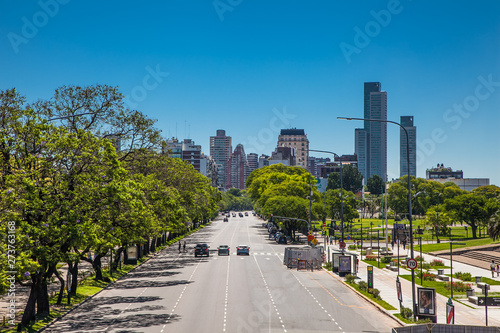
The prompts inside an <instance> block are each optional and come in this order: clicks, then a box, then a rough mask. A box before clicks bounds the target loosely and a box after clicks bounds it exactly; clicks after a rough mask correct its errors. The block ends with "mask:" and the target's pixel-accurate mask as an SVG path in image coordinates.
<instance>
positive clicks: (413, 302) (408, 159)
mask: <svg viewBox="0 0 500 333" xmlns="http://www.w3.org/2000/svg"><path fill="white" fill-rule="evenodd" d="M337 119H345V120H362V121H374V122H379V123H390V124H394V125H398V126H399V127H400V128H402V129H403V130H404V132H405V135H406V163H407V166H408V170H407V173H408V220H409V222H410V256H411V258H412V259H413V221H412V216H411V180H410V178H411V177H410V141H409V138H408V131H407V130H406V128H405V127H404V126H403V125H401V124H400V123H397V122H395V121H391V120H382V119H368V118H350V117H349V118H347V117H337ZM398 259H399V258H398ZM411 296H412V298H411V300H412V310H413V319H414V320H416V319H417V314H416V311H415V310H416V303H415V272H414V270H413V269H412V270H411Z"/></svg>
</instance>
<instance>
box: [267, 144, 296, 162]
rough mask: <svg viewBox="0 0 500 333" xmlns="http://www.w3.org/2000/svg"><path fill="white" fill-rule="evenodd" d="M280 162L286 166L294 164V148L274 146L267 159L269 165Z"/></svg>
mask: <svg viewBox="0 0 500 333" xmlns="http://www.w3.org/2000/svg"><path fill="white" fill-rule="evenodd" d="M279 163H282V164H284V165H286V166H294V165H297V163H296V156H295V148H293V147H276V149H275V150H274V152H273V153H272V155H271V159H270V160H269V165H272V164H279Z"/></svg>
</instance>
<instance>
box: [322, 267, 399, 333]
mask: <svg viewBox="0 0 500 333" xmlns="http://www.w3.org/2000/svg"><path fill="white" fill-rule="evenodd" d="M322 269H323V270H324V271H325V272H327V273H328V274H330V275H331V276H333V277H334V278H336V279H337V280H338V281H340V282H342V283H343V284H344V285H345V286H346V287H348V288H349V289H351V290H352V291H354V292H355V293H356V294H358V295H359V296H361V297H362V298H364V299H365V300H366V301H368V302H370V303H371V304H373V305H375V307H377V309H378V310H379V311H380V312H382V313H384V314H385V315H387V316H389V317H390V318H391V319H394V320H395V321H396V322H397V323H398V324H400V325H401V326H406V324H405V323H404V322H402V321H401V320H400V319H399V318H397V317H396V316H394V315H393V314H392V313H390V312H389V311H387V310H386V309H384V308H383V307H382V306H380V305H379V304H377V303H375V302H374V301H372V300H371V299H370V298H368V297H366V296H365V295H363V294H361V293H360V292H359V291H357V290H356V289H354V288H353V287H351V286H350V285H349V284H347V283H346V282H345V281H344V280H342V279H341V278H340V276H337V275H336V274H333V273H332V272H330V271H328V270H326V269H325V268H324V267H323V268H322Z"/></svg>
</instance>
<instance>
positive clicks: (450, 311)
mask: <svg viewBox="0 0 500 333" xmlns="http://www.w3.org/2000/svg"><path fill="white" fill-rule="evenodd" d="M446 324H448V325H450V324H455V306H454V305H453V302H452V301H451V298H449V299H448V303H446Z"/></svg>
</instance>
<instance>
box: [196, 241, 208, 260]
mask: <svg viewBox="0 0 500 333" xmlns="http://www.w3.org/2000/svg"><path fill="white" fill-rule="evenodd" d="M208 248H209V246H208V245H207V244H204V243H200V244H196V246H195V247H194V256H195V257H197V256H207V257H208V256H209V255H210V254H209V252H208Z"/></svg>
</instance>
